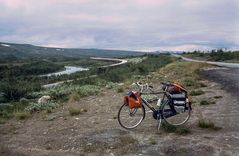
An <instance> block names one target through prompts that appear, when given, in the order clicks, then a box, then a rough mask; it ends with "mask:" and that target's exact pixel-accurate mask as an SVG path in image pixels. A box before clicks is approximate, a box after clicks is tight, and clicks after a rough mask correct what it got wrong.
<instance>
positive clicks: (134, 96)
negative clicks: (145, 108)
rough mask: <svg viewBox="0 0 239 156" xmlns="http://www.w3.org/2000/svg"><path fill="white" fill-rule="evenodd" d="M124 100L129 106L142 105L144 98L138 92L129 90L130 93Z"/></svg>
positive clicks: (136, 106)
mask: <svg viewBox="0 0 239 156" xmlns="http://www.w3.org/2000/svg"><path fill="white" fill-rule="evenodd" d="M124 102H125V103H126V104H127V105H128V106H129V108H140V107H142V99H141V97H140V95H139V93H138V92H133V91H131V92H129V93H128V95H127V96H125V97H124Z"/></svg>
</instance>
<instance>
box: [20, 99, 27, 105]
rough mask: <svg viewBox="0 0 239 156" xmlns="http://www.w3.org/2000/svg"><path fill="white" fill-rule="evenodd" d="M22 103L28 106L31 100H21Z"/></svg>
mask: <svg viewBox="0 0 239 156" xmlns="http://www.w3.org/2000/svg"><path fill="white" fill-rule="evenodd" d="M20 103H21V104H22V105H27V104H28V103H29V100H28V99H26V98H21V99H20Z"/></svg>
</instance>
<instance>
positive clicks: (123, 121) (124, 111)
mask: <svg viewBox="0 0 239 156" xmlns="http://www.w3.org/2000/svg"><path fill="white" fill-rule="evenodd" d="M136 113H137V114H136ZM124 115H126V116H124ZM133 117H139V119H137V118H136V122H135V123H133V122H132V121H133ZM144 118H145V108H144V106H143V105H142V107H140V108H132V109H131V108H129V107H128V105H127V104H123V105H122V106H121V107H120V109H119V112H118V122H119V124H120V125H121V126H122V127H123V128H125V129H134V128H136V127H137V126H139V125H140V123H141V122H142V121H143V120H144ZM127 121H129V123H132V125H127Z"/></svg>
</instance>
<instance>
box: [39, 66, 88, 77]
mask: <svg viewBox="0 0 239 156" xmlns="http://www.w3.org/2000/svg"><path fill="white" fill-rule="evenodd" d="M86 70H89V68H83V67H75V66H65V70H63V71H60V72H55V73H49V74H45V75H42V76H48V77H50V76H59V75H64V74H67V75H70V74H73V73H75V72H78V71H86Z"/></svg>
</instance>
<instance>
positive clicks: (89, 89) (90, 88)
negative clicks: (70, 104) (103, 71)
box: [78, 85, 100, 96]
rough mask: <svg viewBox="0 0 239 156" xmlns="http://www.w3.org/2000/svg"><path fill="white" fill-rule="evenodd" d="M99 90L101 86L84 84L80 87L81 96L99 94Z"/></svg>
mask: <svg viewBox="0 0 239 156" xmlns="http://www.w3.org/2000/svg"><path fill="white" fill-rule="evenodd" d="M99 91H100V88H99V87H98V86H94V85H84V86H81V87H79V89H78V93H79V94H80V95H81V96H89V95H97V94H98V93H99Z"/></svg>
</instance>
